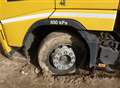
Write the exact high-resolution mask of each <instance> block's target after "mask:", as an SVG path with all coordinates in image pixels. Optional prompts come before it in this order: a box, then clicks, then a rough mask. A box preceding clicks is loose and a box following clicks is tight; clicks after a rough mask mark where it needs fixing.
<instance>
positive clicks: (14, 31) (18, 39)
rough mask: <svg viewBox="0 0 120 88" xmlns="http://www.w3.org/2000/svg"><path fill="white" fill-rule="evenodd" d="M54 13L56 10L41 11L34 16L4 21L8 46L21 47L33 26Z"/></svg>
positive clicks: (29, 15)
mask: <svg viewBox="0 0 120 88" xmlns="http://www.w3.org/2000/svg"><path fill="white" fill-rule="evenodd" d="M53 11H54V9H53V10H45V11H39V12H36V13H33V14H28V15H23V16H20V17H16V18H10V19H6V20H2V23H3V25H4V31H5V35H6V38H7V41H8V44H9V45H10V46H16V47H21V46H22V44H23V40H24V37H25V35H26V33H27V32H28V29H29V28H30V27H31V25H32V24H33V23H35V22H37V21H38V20H42V19H46V18H48V16H49V15H50V14H51V13H52V12H53Z"/></svg>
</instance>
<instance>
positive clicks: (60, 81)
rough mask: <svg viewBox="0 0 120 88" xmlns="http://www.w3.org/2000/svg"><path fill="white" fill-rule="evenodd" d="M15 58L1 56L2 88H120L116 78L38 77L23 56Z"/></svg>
mask: <svg viewBox="0 0 120 88" xmlns="http://www.w3.org/2000/svg"><path fill="white" fill-rule="evenodd" d="M15 57H16V59H13V60H8V59H6V58H5V57H3V56H2V55H0V60H1V61H0V88H120V79H119V78H114V77H111V78H108V77H106V78H97V77H94V78H90V77H89V76H87V77H81V76H80V75H70V76H59V77H55V76H52V77H50V76H43V75H41V74H40V75H38V74H36V73H35V72H34V70H35V67H34V66H33V65H31V64H27V61H26V60H25V59H24V58H22V57H21V56H17V55H16V56H15ZM1 58H2V59H1Z"/></svg>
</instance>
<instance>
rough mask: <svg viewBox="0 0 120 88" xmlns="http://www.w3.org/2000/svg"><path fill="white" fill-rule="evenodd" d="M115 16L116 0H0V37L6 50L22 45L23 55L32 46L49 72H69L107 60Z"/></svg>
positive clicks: (112, 53) (114, 48)
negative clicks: (84, 65) (80, 66)
mask: <svg viewBox="0 0 120 88" xmlns="http://www.w3.org/2000/svg"><path fill="white" fill-rule="evenodd" d="M119 15H120V14H119V0H103V1H102V0H76V1H74V0H46V1H41V0H0V33H1V34H0V42H1V45H2V46H3V49H4V51H5V53H7V54H10V52H11V51H13V50H14V49H15V48H23V50H24V52H25V54H26V56H28V57H29V54H30V53H31V52H29V51H31V47H32V48H34V50H35V51H36V53H38V54H36V53H35V54H34V56H35V57H36V56H37V59H38V62H39V64H40V66H41V68H42V69H44V70H45V71H46V70H48V71H49V72H50V73H52V74H66V73H72V72H74V71H75V70H76V67H79V65H80V63H81V62H82V63H83V62H84V64H85V62H88V63H89V67H90V68H92V67H94V66H96V64H99V63H97V62H99V61H100V62H102V63H103V64H113V63H115V62H116V60H118V56H119V49H118V46H119V38H118V39H116V36H115V35H113V33H112V34H111V32H113V31H114V30H116V29H117V30H118V29H119ZM105 35H106V36H105ZM117 37H118V36H117ZM106 41H107V42H106ZM111 41H112V42H111ZM111 44H113V45H111ZM35 47H37V48H35ZM32 52H33V51H32ZM99 52H101V53H99ZM104 53H105V54H104ZM47 56H49V57H47ZM112 57H114V59H112ZM43 58H44V59H43ZM79 58H81V59H79ZM98 58H99V60H98ZM76 63H77V65H76ZM104 66H106V65H104Z"/></svg>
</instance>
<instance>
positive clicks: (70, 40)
mask: <svg viewBox="0 0 120 88" xmlns="http://www.w3.org/2000/svg"><path fill="white" fill-rule="evenodd" d="M85 53H86V52H85V44H84V43H83V42H82V40H80V39H78V38H77V37H76V36H75V35H74V34H71V33H67V32H52V33H50V34H49V35H48V36H47V37H46V38H45V39H44V40H43V41H42V43H41V44H40V47H39V53H38V60H39V65H40V67H41V68H42V70H43V72H47V73H48V74H51V75H64V74H69V73H73V72H75V71H76V66H77V63H78V64H80V62H79V61H81V60H82V59H83V58H84V55H85Z"/></svg>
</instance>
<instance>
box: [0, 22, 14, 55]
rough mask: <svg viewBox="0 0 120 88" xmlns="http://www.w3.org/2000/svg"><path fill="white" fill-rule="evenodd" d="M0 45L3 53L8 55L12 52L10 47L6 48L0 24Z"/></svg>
mask: <svg viewBox="0 0 120 88" xmlns="http://www.w3.org/2000/svg"><path fill="white" fill-rule="evenodd" d="M0 44H1V45H2V47H3V49H4V52H5V53H9V52H10V51H11V50H12V49H11V47H10V46H8V44H7V41H6V39H5V36H4V33H3V30H2V26H1V24H0Z"/></svg>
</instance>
